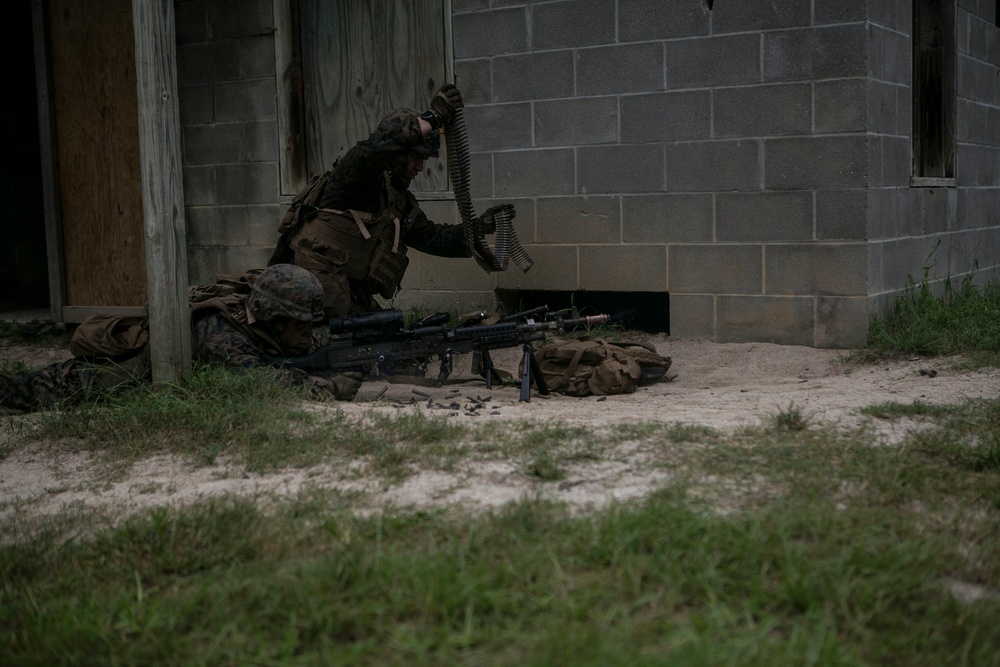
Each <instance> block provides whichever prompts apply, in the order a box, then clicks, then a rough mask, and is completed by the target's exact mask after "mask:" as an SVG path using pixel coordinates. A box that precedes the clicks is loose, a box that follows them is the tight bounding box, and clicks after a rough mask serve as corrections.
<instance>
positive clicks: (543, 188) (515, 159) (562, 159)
mask: <svg viewBox="0 0 1000 667" xmlns="http://www.w3.org/2000/svg"><path fill="white" fill-rule="evenodd" d="M494 170H495V171H494V176H493V192H494V194H493V196H495V197H501V198H503V197H525V196H531V195H568V194H575V186H574V184H575V174H574V164H573V150H572V149H545V150H530V151H511V152H507V153H496V154H495V155H494Z"/></svg>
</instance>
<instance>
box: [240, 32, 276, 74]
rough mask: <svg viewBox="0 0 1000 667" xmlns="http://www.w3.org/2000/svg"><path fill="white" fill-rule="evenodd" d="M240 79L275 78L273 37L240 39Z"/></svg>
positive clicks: (268, 35) (271, 35) (257, 36)
mask: <svg viewBox="0 0 1000 667" xmlns="http://www.w3.org/2000/svg"><path fill="white" fill-rule="evenodd" d="M240 70H241V75H242V77H241V78H244V79H260V78H262V77H266V76H275V62H274V35H273V34H266V35H253V36H251V37H244V38H242V39H240Z"/></svg>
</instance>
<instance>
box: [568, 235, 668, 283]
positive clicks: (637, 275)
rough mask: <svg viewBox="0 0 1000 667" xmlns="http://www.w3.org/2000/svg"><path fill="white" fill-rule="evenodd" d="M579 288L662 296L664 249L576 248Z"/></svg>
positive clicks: (658, 247)
mask: <svg viewBox="0 0 1000 667" xmlns="http://www.w3.org/2000/svg"><path fill="white" fill-rule="evenodd" d="M580 288H581V289H585V290H595V291H596V290H600V291H605V292H665V291H666V290H667V251H666V247H665V246H662V245H586V246H580Z"/></svg>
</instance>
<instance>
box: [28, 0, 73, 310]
mask: <svg viewBox="0 0 1000 667" xmlns="http://www.w3.org/2000/svg"><path fill="white" fill-rule="evenodd" d="M47 4H48V3H46V2H43V0H31V27H32V37H33V40H34V49H35V88H36V89H37V91H38V139H39V145H40V146H39V148H40V151H41V160H42V206H43V210H44V217H45V258H46V264H47V265H48V273H49V311H50V312H51V314H52V320H53V321H55V322H63V321H65V320H63V319H62V309H63V305H65V303H66V283H65V281H64V280H63V266H64V265H65V262H64V260H63V245H62V215H61V213H60V207H59V170H58V168H57V167H56V146H55V136H56V130H55V113H54V111H53V104H52V95H51V92H52V66H51V61H50V59H49V38H48V36H49V31H48V8H47Z"/></svg>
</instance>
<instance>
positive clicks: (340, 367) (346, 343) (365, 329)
mask: <svg viewBox="0 0 1000 667" xmlns="http://www.w3.org/2000/svg"><path fill="white" fill-rule="evenodd" d="M544 310H547V309H545V308H542V309H535V310H534V311H530V314H531V315H534V314H538V313H541V312H542V311H544ZM526 312H529V311H526ZM518 315H523V314H521V313H519V314H518ZM566 315H570V316H568V317H567V316H566ZM609 319H610V316H608V315H589V316H582V317H581V316H580V315H579V314H578V313H577V312H575V311H571V312H569V313H566V312H565V311H558V312H545V314H544V318H543V319H541V320H539V321H535V320H534V319H533V318H532V317H530V316H527V317H517V318H516V319H511V318H505V319H502V320H501V321H499V322H497V323H495V324H474V323H471V322H470V321H469V320H468V319H466V320H464V322H463V323H460V324H459V325H457V326H451V327H450V326H448V325H447V323H448V321H449V320H450V317H449V316H448V314H447V313H436V314H434V315H431V316H429V317H426V318H424V319H422V320H420V321H418V322H415V323H414V324H412V325H410V326H409V327H404V323H403V313H402V312H401V311H399V310H379V311H375V312H372V313H365V314H363V315H356V316H348V317H335V318H332V319H331V320H330V323H329V324H330V342H329V343H328V344H327V345H324V346H323V347H322V348H320V349H318V350H316V351H315V352H313V353H312V354H309V355H305V356H301V357H291V358H271V359H269V361H270V362H271V363H274V364H276V365H279V366H284V367H290V368H299V369H302V370H304V371H307V372H333V373H348V372H360V373H362V374H363V375H364V377H365V378H366V379H367V378H371V377H377V376H379V375H399V374H406V375H415V376H417V377H423V376H424V375H425V374H426V372H427V365H428V363H429V362H431V361H433V360H437V361H439V362H440V369H439V371H438V377H437V383H438V385H439V386H440V385H442V384H444V382H445V380H447V379H448V376H449V375H451V373H452V370H453V369H454V361H455V355H458V354H468V353H473V352H478V353H479V360H480V362H481V370H482V371H483V376H484V377H485V378H486V386H487V388H492V386H493V385H492V382H493V376H494V373H493V370H494V369H493V360H492V359H491V358H490V350H499V349H503V348H510V347H517V346H518V345H520V346H521V349H522V351H523V354H524V363H523V366H522V371H521V396H520V400H521V401H525V402H527V401H529V400H531V394H530V389H531V381H532V376H534V381H535V386H536V387H537V388H538V392H539V393H541V394H548V393H549V390H548V387H547V386H545V380H544V379H543V378H542V374H541V372H540V371H539V369H538V364H537V362H536V361H535V358H534V356H533V355H532V353H531V343H533V342H534V341H537V340H544V339H545V336H546V335H547V334H550V333H563V332H565V331H567V330H569V329H573V328H575V327H578V326H593V325H597V324H604V323H605V322H607V321H608V320H609Z"/></svg>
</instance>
